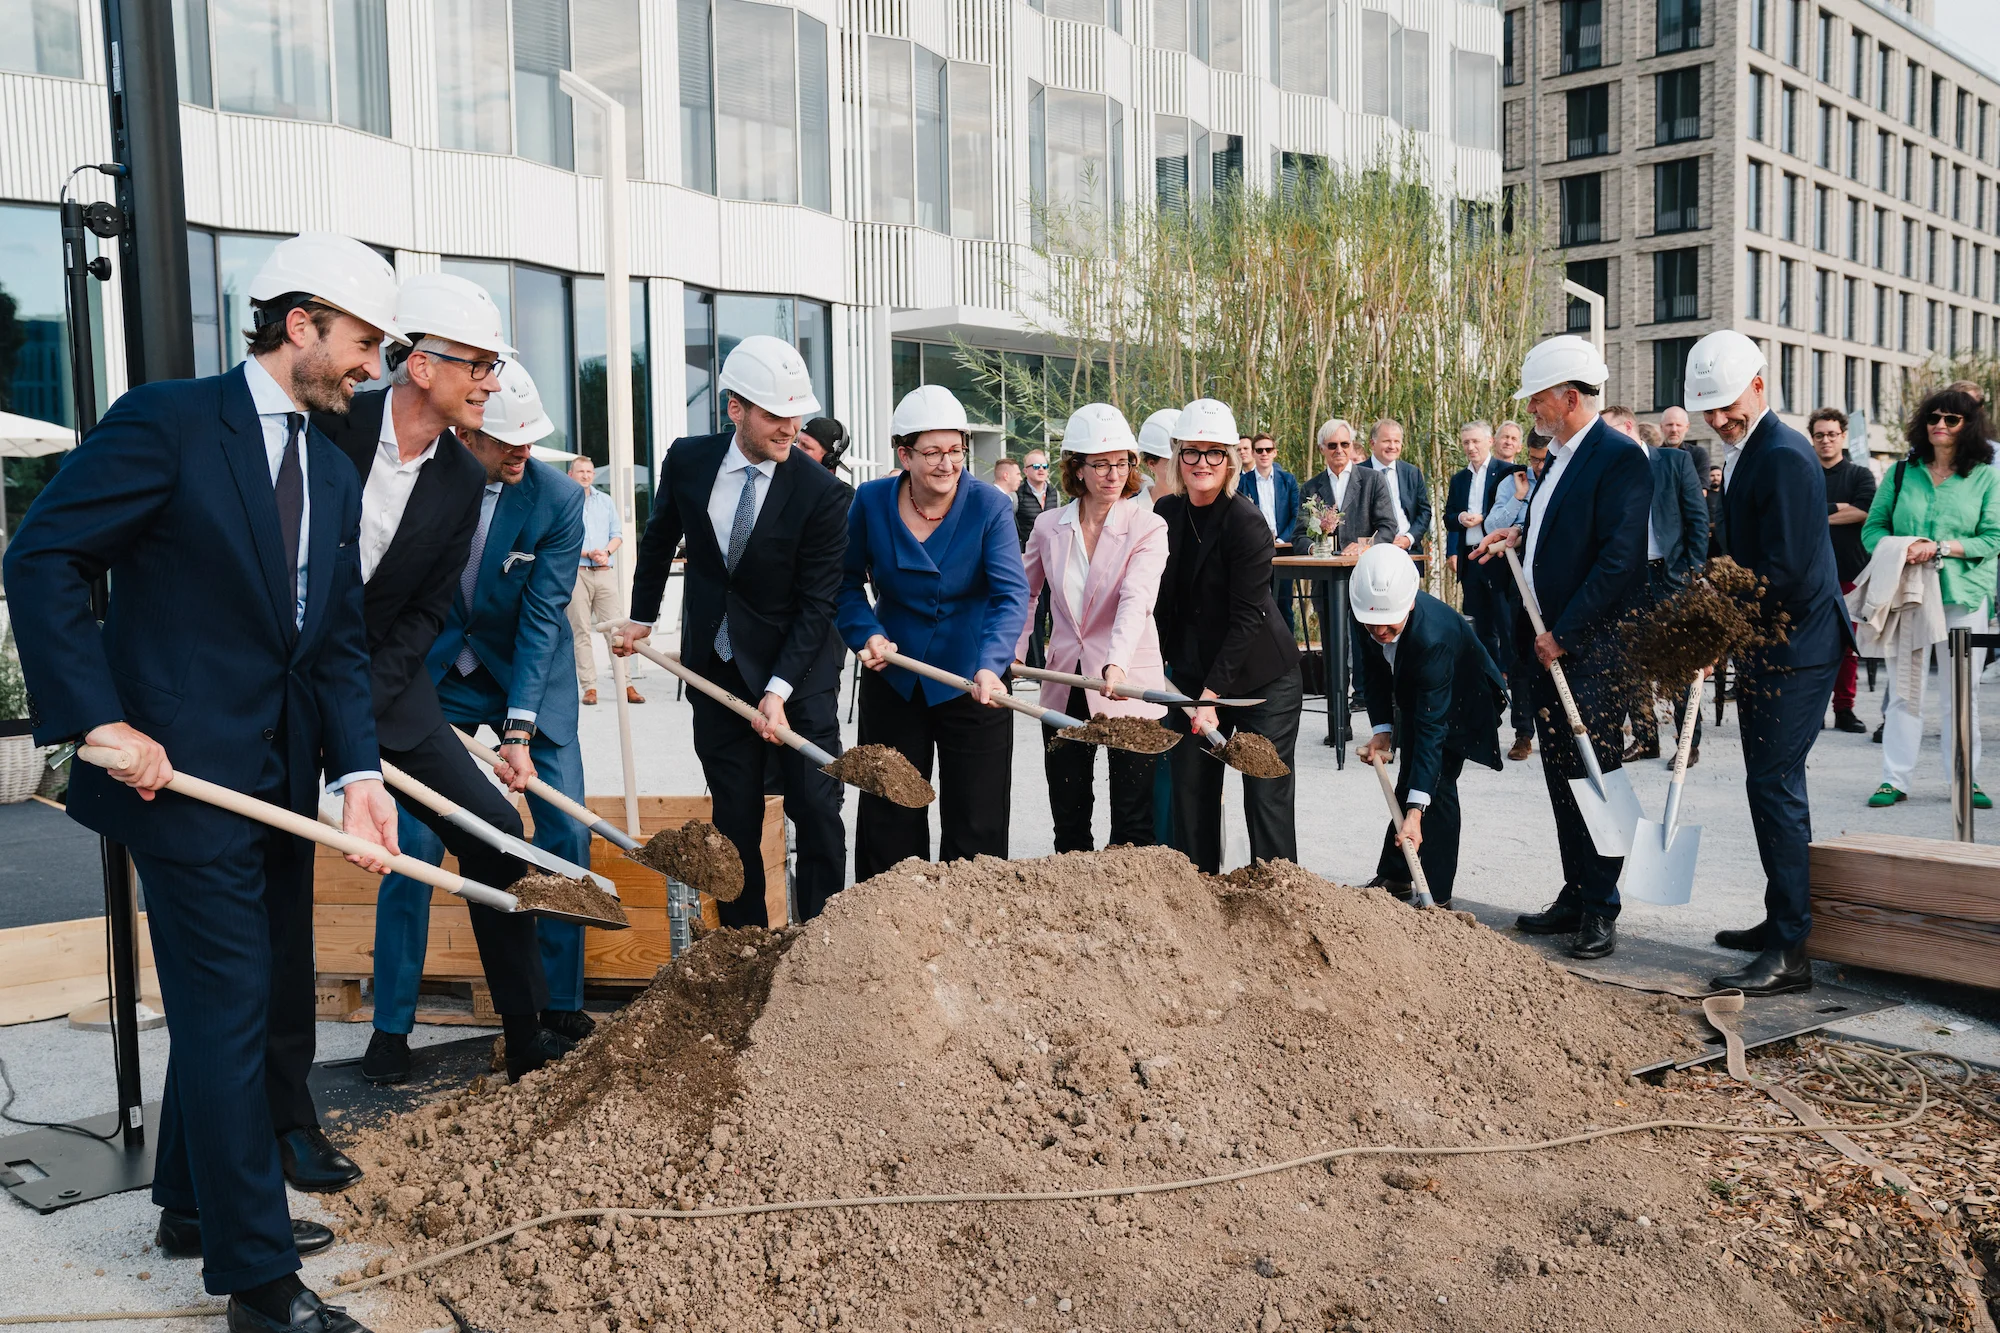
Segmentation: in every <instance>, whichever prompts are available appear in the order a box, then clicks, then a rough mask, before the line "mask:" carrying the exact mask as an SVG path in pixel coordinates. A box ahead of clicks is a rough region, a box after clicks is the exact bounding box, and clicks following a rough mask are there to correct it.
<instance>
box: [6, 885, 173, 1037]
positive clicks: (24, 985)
mask: <svg viewBox="0 0 2000 1333" xmlns="http://www.w3.org/2000/svg"><path fill="white" fill-rule="evenodd" d="M139 969H140V970H139V989H140V993H141V994H157V993H158V992H159V989H160V974H159V972H158V971H157V970H156V969H155V968H154V967H153V937H152V935H151V933H150V932H149V931H148V930H147V928H146V914H145V913H144V912H141V913H139ZM104 995H105V987H104V918H103V917H101V916H93V917H83V918H81V919H79V920H76V921H49V922H44V923H42V924H39V925H33V926H16V927H14V928H12V929H11V930H0V1027H4V1026H6V1025H9V1024H13V1023H38V1022H40V1021H41V1020H42V1019H45V1018H60V1017H62V1016H63V1015H64V1014H67V1013H69V1012H70V1011H71V1010H72V1009H75V1008H78V1007H79V1006H81V1005H85V1004H89V1003H90V1002H91V1001H93V1000H102V999H103V998H104Z"/></svg>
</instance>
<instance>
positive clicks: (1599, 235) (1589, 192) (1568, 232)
mask: <svg viewBox="0 0 2000 1333" xmlns="http://www.w3.org/2000/svg"><path fill="white" fill-rule="evenodd" d="M1558 188H1559V189H1560V191H1561V204H1562V224H1561V230H1562V243H1563V244H1564V245H1594V244H1596V243H1597V242H1598V241H1600V240H1602V239H1604V177H1602V176H1600V175H1598V174H1597V173H1595V172H1593V173H1591V174H1590V175H1588V176H1571V177H1569V178H1568V179H1567V180H1563V181H1560V182H1558Z"/></svg>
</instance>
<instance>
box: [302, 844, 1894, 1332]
mask: <svg viewBox="0 0 2000 1333" xmlns="http://www.w3.org/2000/svg"><path fill="white" fill-rule="evenodd" d="M1692 1045H1693V1042H1692V1039H1691V1038H1690V1037H1688V1036H1687V1035H1686V1028H1685V1027H1684V1026H1683V1025H1682V1024H1681V1022H1680V1021H1679V1020H1678V1019H1676V1018H1674V1017H1673V1016H1672V1005H1671V1003H1669V1002H1662V1001H1657V1000H1652V999H1649V998H1646V997H1640V996H1637V995H1634V994H1632V993H1629V992H1622V991H1614V990H1611V989H1609V988H1606V987H1601V986H1595V985H1592V984H1591V983H1587V982H1582V981H1579V980H1577V979H1574V978H1572V977H1570V976H1569V975H1568V974H1566V973H1564V972H1563V971H1561V970H1559V969H1557V968H1555V967H1553V966H1552V965H1550V964H1548V963H1546V962H1543V961H1541V960H1540V959H1539V958H1538V957H1536V956H1535V955H1534V954H1532V953H1530V952H1529V951H1528V950H1526V949H1523V948H1521V947H1519V946H1517V945H1515V944H1513V943H1511V942H1510V941H1508V940H1506V939H1504V938H1503V937H1501V936H1500V935H1498V934H1495V933H1493V932H1491V931H1488V930H1486V929H1484V928H1483V927H1479V926H1478V925H1476V924H1473V923H1469V922H1467V921H1466V920H1464V919H1462V918H1461V917H1459V916H1456V915H1453V914H1451V913H1445V912H1424V913H1414V912H1411V911H1409V910H1408V909H1407V908H1405V907H1403V906H1402V905H1400V904H1398V903H1396V902H1394V901H1392V900H1390V899H1389V898H1388V897H1387V896H1385V895H1383V894H1379V893H1371V892H1367V891H1364V890H1360V889H1352V888H1345V887H1340V886H1336V885H1332V884H1329V883H1327V882H1326V881H1324V880H1321V879H1318V878H1316V877H1314V876H1312V875H1310V874H1307V873H1306V872H1304V871H1302V870H1300V869H1298V868H1297V867H1294V866H1291V865H1289V864H1279V865H1274V866H1262V867H1258V868H1257V869H1256V870H1255V871H1239V872H1237V873H1236V874H1233V875H1231V876H1229V877H1227V878H1209V877H1205V876H1202V875H1200V874H1198V873H1197V872H1196V871H1194V869H1193V868H1192V867H1191V866H1190V865H1189V864H1188V862H1187V861H1186V860H1185V859H1184V858H1182V857H1180V856H1179V855H1178V854H1176V853H1173V852H1170V851H1167V850H1164V849H1158V848H1147V849H1134V848H1115V849H1111V850H1108V851H1104V852H1097V853H1081V854H1072V855H1067V856H1058V857H1051V858H1047V859H1044V860H1039V861H1027V862H1005V861H998V860H993V859H990V858H981V859H979V860H978V861H975V862H969V863H957V864H952V865H944V866H939V865H932V864H929V863H926V862H919V861H914V860H912V861H905V862H903V863H901V864H900V865H898V866H896V867H894V868H893V869H891V870H890V871H888V872H886V873H884V874H882V875H880V876H878V877H876V878H875V879H873V880H870V881H868V882H866V883H864V884H861V885H857V886H855V887H854V888H852V889H849V890H848V891H846V892H845V893H842V894H840V895H838V896H837V897H836V898H835V899H834V900H833V902H832V903H831V904H830V905H829V906H828V908H827V910H826V912H825V913H824V914H823V915H822V916H820V917H818V918H816V919H815V920H813V921H811V922H810V923H807V924H806V925H805V926H804V927H803V928H800V929H796V930H794V931H791V932H787V933H784V934H781V935H778V936H771V935H767V934H765V933H764V932H761V931H750V932H739V931H718V932H715V933H713V934H710V935H708V936H705V937H704V938H703V939H702V940H701V941H700V942H699V943H698V944H697V945H696V946H695V948H694V949H693V950H691V951H690V952H689V953H688V954H687V955H685V956H684V957H683V958H681V959H679V960H677V961H676V962H675V963H674V964H672V965H671V966H670V967H669V968H667V969H664V970H663V971H662V972H661V974H660V976H659V978H658V979H657V980H656V981H655V983H654V985H653V987H652V988H651V989H650V990H649V991H648V992H647V993H646V994H645V995H644V996H643V997H642V998H641V999H640V1000H638V1001H636V1002H635V1003H634V1004H633V1005H632V1006H631V1007H630V1008H629V1009H628V1010H627V1011H626V1012H625V1013H624V1014H623V1015H621V1016H620V1017H619V1018H618V1019H617V1020H616V1021H613V1022H608V1023H606V1024H604V1025H603V1026H601V1027H600V1028H599V1029H598V1031H597V1033H596V1035H594V1036H593V1037H592V1038H591V1039H590V1040H588V1041H587V1042H585V1043H584V1044H583V1046H582V1047H581V1048H579V1050H578V1051H577V1052H576V1053H574V1054H573V1055H571V1056H570V1057H569V1059H567V1060H566V1061H564V1062H563V1063H562V1064H561V1065H560V1066H556V1067H553V1068H551V1069H547V1070H543V1071H540V1072H537V1073H535V1074H532V1075H530V1076H529V1077H528V1078H526V1079H524V1080H523V1081H522V1082H521V1083H520V1084H518V1085H516V1086H513V1087H501V1088H497V1089H494V1090H491V1091H487V1090H484V1089H482V1090H480V1091H479V1092H477V1093H476V1094H474V1095H471V1096H466V1097H462V1098H458V1099H455V1100H452V1101H450V1102H447V1103H445V1104H443V1105H441V1106H435V1107H430V1108H426V1109H424V1110H421V1111H418V1112H414V1113H411V1114H409V1115H406V1116H403V1117H400V1118H399V1119H397V1120H396V1121H392V1122H391V1123H390V1124H389V1125H388V1126H386V1127H385V1128H384V1129H382V1130H380V1131H377V1132H375V1133H373V1134H371V1135H367V1136H364V1137H363V1139H362V1141H361V1142H360V1143H358V1144H357V1145H355V1147H354V1148H353V1149H352V1152H353V1153H354V1155H355V1156H356V1157H357V1159H359V1160H361V1161H362V1162H363V1163H364V1165H365V1166H366V1167H367V1169H368V1174H367V1176H366V1177H365V1178H364V1179H363V1180H362V1181H361V1182H360V1183H359V1184H358V1185H357V1186H355V1187H354V1188H353V1189H351V1190H349V1191H347V1192H346V1193H344V1194H341V1195H339V1196H335V1197H333V1198H332V1199H331V1200H330V1201H329V1206H331V1207H333V1208H335V1209H337V1210H342V1211H344V1212H345V1213H346V1214H347V1216H348V1217H349V1218H350V1219H351V1227H352V1229H353V1230H354V1231H356V1232H357V1233H358V1234H360V1235H361V1236H362V1237H364V1238H369V1239H374V1240H377V1241H381V1242H386V1243H387V1244H388V1245H390V1246H391V1247H392V1249H393V1255H392V1257H391V1258H390V1260H389V1261H388V1262H391V1263H394V1262H401V1261H407V1260H410V1259H414V1258H417V1257H419V1256H422V1255H425V1254H434V1253H438V1252H440V1251H442V1250H444V1249H446V1248H447V1247H452V1246H456V1245H460V1244H463V1243H465V1242H467V1241H469V1240H472V1239H475V1238H477V1237H479V1236H482V1235H485V1234H488V1233H491V1232H493V1231H496V1230H498V1229H500V1228H503V1227H506V1226H508V1225H510V1224H515V1223H520V1222H523V1221H526V1220H528V1219H530V1218H532V1217H535V1216H537V1215H539V1214H542V1213H546V1212H550V1211H554V1210H558V1209H570V1208H605V1207H628V1208H675V1207H679V1208H690V1207H700V1206H726V1205H734V1204H758V1203H764V1202H767V1201H776V1200H804V1199H815V1198H849V1199H866V1198H868V1197H870V1196H880V1195H891V1194H948V1193H966V1192H987V1191H1009V1192H1015V1191H1034V1190H1051V1189H1078V1188H1098V1187H1104V1186H1110V1185H1115V1184H1130V1183H1138V1182H1146V1181H1172V1180H1183V1179H1189V1178H1196V1177H1204V1176H1210V1175H1215V1174H1220V1173H1224V1172H1229V1171H1233V1170H1238V1169H1241V1168H1244V1167H1248V1166H1252V1165H1256V1164H1259V1163H1271V1162H1276V1161H1283V1160H1287V1159H1291V1158H1294V1157H1298V1156H1302V1155H1306V1154H1310V1153H1313V1152H1316V1151H1324V1150H1326V1149H1329V1148H1333V1147H1338V1146H1342V1145H1353V1144H1369V1143H1376V1144H1380V1143H1403V1144H1427V1145H1479V1144H1493V1143H1498V1142H1503V1141H1532V1140H1537V1139H1543V1138H1550V1137H1555V1136H1557V1135H1559V1134H1563V1133H1566V1132H1572V1131H1575V1130H1579V1129H1582V1128H1584V1127H1586V1126H1593V1125H1604V1124H1616V1123H1625V1122H1633V1121H1641V1120H1649V1119H1656V1118H1667V1117H1678V1118H1687V1119H1723V1118H1731V1117H1730V1115H1729V1113H1730V1112H1737V1113H1739V1114H1740V1113H1741V1111H1742V1108H1740V1107H1738V1106H1736V1105H1735V1104H1734V1103H1732V1102H1731V1101H1730V1100H1728V1097H1727V1096H1726V1095H1725V1094H1721V1093H1710V1092H1705V1091H1691V1090H1686V1089H1685V1087H1679V1088H1652V1087H1647V1086H1644V1085H1641V1084H1637V1083H1634V1082H1633V1081H1631V1080H1629V1079H1628V1078H1627V1077H1626V1076H1625V1074H1624V1072H1623V1071H1624V1070H1626V1069H1628V1068H1630V1067H1632V1066H1633V1065H1635V1064H1637V1063H1639V1062H1640V1061H1641V1060H1642V1059H1645V1058H1650V1057H1658V1056H1661V1055H1665V1054H1669V1053H1672V1052H1674V1051H1676V1050H1678V1049H1686V1048H1689V1047H1691V1046H1692ZM1684 1082H1685V1081H1683V1083H1684ZM1735 1142H1736V1140H1732V1139H1731V1138H1729V1137H1727V1136H1722V1137H1708V1138H1706V1139H1702V1140H1697V1139H1694V1138H1691V1137H1682V1136H1643V1137H1639V1136H1635V1137H1632V1138H1624V1139H1613V1140H1606V1141H1602V1142H1599V1143H1596V1144H1593V1145H1590V1146H1587V1147H1573V1148H1568V1149H1562V1150H1555V1151H1545V1152H1538V1153H1528V1154H1518V1155H1517V1154H1499V1155H1482V1156H1466V1157H1451V1158H1412V1157H1391V1158H1349V1159H1345V1160H1340V1161H1336V1162H1334V1163H1331V1164H1330V1165H1329V1166H1327V1167H1324V1168H1319V1167H1315V1168H1307V1169H1297V1170H1291V1171H1286V1172H1281V1173H1276V1174H1271V1175H1265V1176H1260V1177H1256V1178H1253V1179H1249V1180H1244V1181H1240V1182H1234V1183H1228V1184H1224V1185H1221V1186H1216V1187H1209V1188H1202V1189H1194V1190H1185V1191H1180V1192H1175V1193H1166V1194H1158V1195H1151V1196H1145V1197H1140V1198H1122V1199H1103V1200H1096V1201H1090V1202H1080V1203H1067V1202H1062V1203H1059V1202H1038V1203H1011V1204H981V1205H975V1204H945V1205H920V1206H889V1207H877V1208H861V1207H844V1208H838V1209H831V1210H826V1211H818V1212H803V1213H772V1214H765V1215H759V1216H752V1217H740V1218H732V1219H726V1220H710V1221H673V1220H654V1219H635V1218H630V1217H625V1218H605V1219H595V1220H590V1221H583V1222H567V1223H561V1224H557V1225H553V1226H548V1227H543V1228H540V1229H537V1230H534V1231H528V1232H522V1233H519V1234H518V1235H516V1236H515V1237H514V1238H513V1239H511V1240H510V1241H508V1242H506V1243H504V1244H501V1245H495V1246H490V1247H488V1248H485V1249H482V1250H479V1251H476V1252H475V1253H473V1254H470V1255H467V1256H464V1257H461V1258H458V1259H455V1260H453V1261H451V1263H450V1264H449V1265H448V1266H446V1267H444V1268H443V1269H441V1270H437V1271H436V1272H433V1273H431V1274H429V1275H426V1276H425V1277H421V1278H415V1279H403V1280H402V1283H403V1285H402V1288H401V1290H402V1291H404V1292H405V1293H406V1294H405V1295H404V1296H402V1297H400V1298H398V1305H397V1308H396V1310H395V1311H394V1312H393V1316H394V1317H393V1318H391V1319H386V1320H385V1319H381V1318H379V1317H378V1316H372V1315H371V1321H370V1322H371V1324H372V1325H373V1326H375V1327H377V1328H378V1329H381V1330H384V1333H397V1331H398V1330H402V1329H416V1328H422V1327H435V1326H436V1325H437V1324H439V1323H445V1322H449V1321H448V1320H445V1319H443V1318H442V1317H441V1316H440V1314H439V1311H438V1307H437V1306H436V1304H435V1303H434V1302H432V1301H430V1300H428V1299H427V1298H426V1296H425V1291H426V1286H427V1284H429V1287H428V1289H429V1290H430V1291H432V1292H434V1293H435V1294H437V1295H441V1296H444V1297H445V1298H447V1299H449V1300H451V1301H452V1302H453V1303H454V1304H456V1305H457V1306H458V1308H460V1309H461V1310H463V1311H464V1312H465V1314H466V1315H467V1317H468V1318H469V1319H470V1320H471V1321H472V1322H473V1323H475V1324H478V1325H480V1326H482V1327H490V1328H494V1329H502V1330H506V1329H537V1330H565V1331H570V1330H573V1331H574V1333H629V1331H631V1330H644V1329H654V1328H681V1327H697V1326H698V1327H701V1328H704V1329H712V1330H717V1331H718V1333H740V1331H748V1330H755V1331H756V1333H793V1331H795V1330H807V1329H811V1330H820V1329H836V1330H850V1329H851V1330H865V1331H868V1333H875V1331H877V1330H926V1331H927V1333H928V1331H930V1330H944V1331H963V1333H972V1331H974V1330H979V1331H982V1333H984V1331H986V1330H995V1331H998V1330H1008V1331H1009V1333H1012V1331H1013V1330H1022V1331H1023V1333H1028V1331H1032V1333H1043V1331H1045V1330H1046V1331H1050V1333H1078V1331H1088V1333H1124V1331H1126V1330H1142V1329H1143V1330H1172V1329H1201V1330H1216V1329H1227V1330H1256V1331H1257V1333H1305V1331H1306V1330H1312V1331H1313V1333H1321V1331H1323V1330H1330V1329H1339V1330H1372V1331H1374V1333H1385V1331H1386V1330H1403V1329H1427V1330H1428V1329H1439V1330H1459V1331H1463V1333H1471V1331H1472V1330H1480V1331H1481V1333H1484V1331H1485V1330H1492V1329H1527V1328H1536V1329H1549V1330H1585V1329H1588V1330H1592V1331H1593V1333H1596V1331H1598V1330H1613V1331H1616V1333H1627V1331H1629V1333H1790V1331H1791V1330H1794V1329H1796V1328H1799V1327H1803V1326H1807V1325H1810V1324H1812V1323H1813V1322H1814V1320H1815V1318H1816V1317H1817V1314H1818V1311H1817V1310H1816V1309H1813V1308H1809V1307H1811V1305H1812V1300H1813V1293H1814V1292H1816V1291H1819V1290H1820V1289H1821V1288H1820V1287H1819V1286H1814V1285H1812V1284H1813V1283H1814V1282H1817V1280H1818V1279H1817V1278H1812V1277H1810V1275H1809V1276H1808V1277H1806V1278H1801V1277H1797V1276H1788V1278H1787V1281H1788V1282H1789V1283H1791V1285H1790V1286H1788V1287H1786V1288H1784V1289H1782V1291H1781V1289H1780V1288H1779V1287H1777V1286H1775V1285H1771V1284H1770V1283H1768V1282H1767V1281H1766V1280H1764V1279H1763V1278H1762V1277H1761V1276H1759V1274H1757V1273H1754V1272H1752V1271H1750V1270H1749V1269H1748V1268H1747V1267H1746V1266H1745V1265H1744V1263H1743V1262H1742V1261H1740V1260H1736V1261H1732V1260H1731V1258H1730V1255H1729V1252H1728V1251H1726V1250H1725V1249H1724V1241H1725V1240H1726V1239H1728V1238H1729V1237H1730V1236H1733V1235H1734V1234H1735V1233H1734V1232H1727V1231H1725V1229H1724V1226H1723V1224H1722V1223H1721V1222H1720V1221H1718V1220H1717V1219H1716V1218H1714V1217H1712V1216H1711V1213H1712V1212H1719V1208H1718V1207H1717V1206H1716V1198H1715V1195H1714V1194H1713V1192H1712V1186H1711V1185H1710V1176H1711V1175H1712V1168H1711V1167H1710V1165H1709V1162H1708V1154H1709V1153H1710V1152H1714V1153H1728V1152H1738V1151H1748V1150H1746V1149H1741V1148H1735V1147H1732V1146H1731V1145H1732V1144H1733V1143H1735ZM1697 1150H1700V1153H1699V1157H1698V1156H1697ZM1738 1252H1739V1253H1740V1252H1741V1251H1740V1249H1739V1251H1738ZM1801 1284H1804V1285H1803V1286H1802V1285H1801ZM1823 1285H1824V1286H1825V1289H1826V1290H1835V1287H1834V1285H1833V1280H1832V1279H1829V1280H1828V1282H1827V1283H1826V1284H1823ZM1916 1326H1917V1325H1911V1327H1916ZM1899 1327H1900V1325H1899Z"/></svg>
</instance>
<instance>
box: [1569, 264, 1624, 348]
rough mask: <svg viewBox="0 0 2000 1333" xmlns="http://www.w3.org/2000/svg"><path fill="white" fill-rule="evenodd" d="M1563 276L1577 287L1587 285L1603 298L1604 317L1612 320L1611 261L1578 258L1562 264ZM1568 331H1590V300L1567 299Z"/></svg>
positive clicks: (1608, 321) (1607, 321) (1609, 320)
mask: <svg viewBox="0 0 2000 1333" xmlns="http://www.w3.org/2000/svg"><path fill="white" fill-rule="evenodd" d="M1563 276H1564V277H1566V278H1568V279H1569V280H1570V281H1571V282H1573V283H1575V284H1576V285H1577V286H1579V287H1588V288H1589V289H1590V290H1591V291H1593V292H1596V293H1597V294H1598V295H1599V296H1602V297H1604V298H1606V299H1605V303H1604V319H1605V322H1606V323H1607V324H1609V323H1611V322H1612V314H1613V311H1612V307H1611V302H1610V296H1611V261H1610V260H1608V259H1578V260H1573V261H1571V262H1570V263H1568V264H1565V265H1564V266H1563ZM1568 307H1569V309H1568V320H1567V323H1568V325H1569V331H1570V332H1571V333H1583V334H1588V333H1589V332H1590V302H1588V301H1585V300H1581V299H1579V298H1577V297H1574V296H1572V297H1570V298H1569V300H1568Z"/></svg>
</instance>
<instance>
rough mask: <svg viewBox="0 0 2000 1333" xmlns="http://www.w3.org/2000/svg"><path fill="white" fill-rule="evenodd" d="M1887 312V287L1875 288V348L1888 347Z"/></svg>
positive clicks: (1888, 307) (1888, 316) (1888, 318)
mask: <svg viewBox="0 0 2000 1333" xmlns="http://www.w3.org/2000/svg"><path fill="white" fill-rule="evenodd" d="M1889 310H1890V306H1889V289H1888V288H1887V287H1877V288H1876V289H1875V345H1876V346H1877V347H1887V346H1888V345H1889V320H1890V314H1889Z"/></svg>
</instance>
